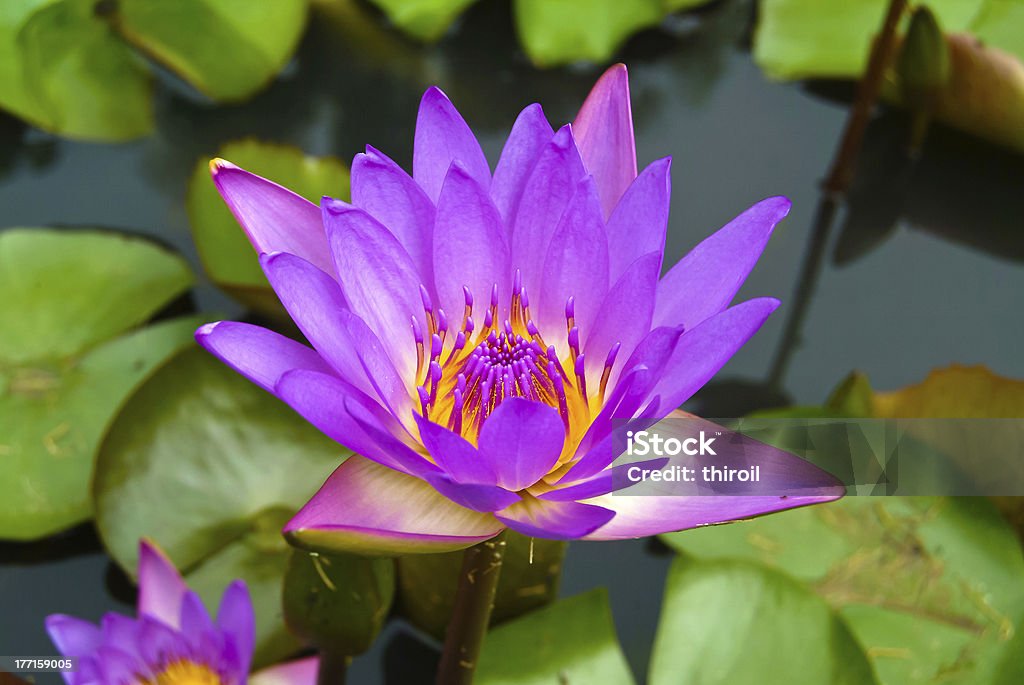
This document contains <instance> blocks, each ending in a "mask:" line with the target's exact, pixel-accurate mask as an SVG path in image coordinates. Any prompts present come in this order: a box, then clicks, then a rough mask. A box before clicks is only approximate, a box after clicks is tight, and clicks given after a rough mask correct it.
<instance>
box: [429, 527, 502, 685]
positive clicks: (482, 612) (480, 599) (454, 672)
mask: <svg viewBox="0 0 1024 685" xmlns="http://www.w3.org/2000/svg"><path fill="white" fill-rule="evenodd" d="M504 557H505V534H504V533H499V534H498V535H497V536H496V537H493V538H491V539H490V540H486V541H484V542H481V543H479V544H477V545H474V546H473V547H470V548H469V549H467V550H466V552H465V554H464V555H463V557H462V570H461V571H459V587H458V590H457V591H456V594H455V607H454V608H453V610H452V619H451V623H449V624H448V631H447V632H446V633H445V639H444V651H443V652H442V653H441V664H440V666H439V667H438V669H437V685H469V684H470V683H472V682H473V674H474V673H475V672H476V665H477V660H478V658H479V656H480V647H481V646H482V645H483V642H484V635H486V634H487V625H488V624H489V623H490V620H491V610H492V609H493V608H494V594H495V591H496V590H497V589H498V578H499V577H500V576H501V564H502V562H503V561H504Z"/></svg>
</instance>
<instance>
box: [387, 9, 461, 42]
mask: <svg viewBox="0 0 1024 685" xmlns="http://www.w3.org/2000/svg"><path fill="white" fill-rule="evenodd" d="M370 2H372V3H373V4H374V5H376V6H377V7H379V8H380V9H381V10H383V11H384V12H385V13H386V14H387V15H388V18H389V19H390V20H391V21H393V22H394V23H395V25H396V26H398V28H400V29H402V30H403V31H405V32H406V33H408V34H409V35H410V36H413V37H414V38H417V39H419V40H422V41H425V42H433V41H435V40H437V39H438V38H440V37H441V36H442V35H444V32H445V31H446V30H447V29H448V27H449V26H451V24H452V22H453V21H455V19H456V17H458V16H459V15H460V14H462V12H463V11H464V10H465V9H466V8H467V7H469V6H470V5H472V4H473V3H474V2H476V0H370Z"/></svg>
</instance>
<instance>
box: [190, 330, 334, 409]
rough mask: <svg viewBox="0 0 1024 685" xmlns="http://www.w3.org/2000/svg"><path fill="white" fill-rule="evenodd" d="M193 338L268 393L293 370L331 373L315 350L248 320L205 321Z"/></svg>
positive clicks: (328, 366)
mask: <svg viewBox="0 0 1024 685" xmlns="http://www.w3.org/2000/svg"><path fill="white" fill-rule="evenodd" d="M196 341H197V342H198V343H199V344H200V345H202V346H203V347H204V348H206V350H207V351H208V352H210V353H211V354H213V356H215V357H217V358H218V359H220V360H221V361H222V362H224V363H225V364H227V365H228V366H230V367H231V368H232V369H234V370H235V371H237V372H238V373H240V374H242V375H243V376H245V377H246V378H248V379H249V380H251V381H252V382H253V383H255V384H256V385H258V386H260V387H261V388H263V389H264V390H269V391H271V392H273V390H274V384H275V383H277V381H278V379H280V378H281V376H282V375H284V374H285V372H287V371H291V370H292V369H309V370H311V371H319V372H320V373H334V372H333V370H332V369H331V367H330V365H328V364H327V362H325V361H324V360H323V358H322V357H321V356H320V355H319V354H317V352H316V350H313V349H310V348H309V347H306V346H305V345H303V344H301V343H297V342H295V341H294V340H292V339H291V338H286V337H284V336H283V335H279V334H277V333H274V332H273V331H268V330H267V329H266V328H260V327H259V326H253V325H252V324H248V323H239V322H236V321H217V322H216V323H208V324H206V325H204V326H202V327H201V328H200V329H199V330H197V331H196Z"/></svg>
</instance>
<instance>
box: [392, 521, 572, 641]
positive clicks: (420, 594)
mask: <svg viewBox="0 0 1024 685" xmlns="http://www.w3.org/2000/svg"><path fill="white" fill-rule="evenodd" d="M505 540H506V542H507V545H506V551H505V561H504V563H503V564H502V568H501V576H500V578H499V580H498V591H497V595H496V597H495V600H494V613H493V614H492V616H491V620H492V622H494V623H499V622H501V621H505V620H508V619H511V618H515V617H516V616H519V615H520V614H524V613H526V612H528V611H532V610H534V609H537V608H539V607H542V606H544V605H545V604H549V603H550V602H552V601H554V599H555V597H556V596H557V595H558V581H559V578H560V577H561V573H562V558H563V557H564V556H565V543H564V542H559V541H557V540H541V539H537V538H527V537H525V536H523V535H520V534H518V533H515V532H513V531H508V532H507V533H506V534H505ZM462 556H463V552H461V551H458V552H447V553H444V554H413V555H409V556H405V557H401V558H399V559H398V586H399V595H400V600H401V607H402V610H403V612H404V613H405V615H406V616H408V618H409V619H410V620H411V621H412V622H413V623H414V624H416V626H418V627H419V628H421V629H423V630H425V631H427V632H428V633H430V634H431V635H433V636H434V637H437V638H438V639H440V638H443V637H444V632H445V628H446V627H447V626H448V622H449V621H450V620H451V614H452V606H453V605H454V602H455V590H456V588H457V586H458V581H459V570H460V568H461V567H462Z"/></svg>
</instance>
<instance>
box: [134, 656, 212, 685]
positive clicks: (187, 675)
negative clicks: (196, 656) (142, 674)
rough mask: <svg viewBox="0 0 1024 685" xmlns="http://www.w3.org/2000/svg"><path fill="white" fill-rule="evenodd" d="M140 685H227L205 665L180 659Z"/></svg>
mask: <svg viewBox="0 0 1024 685" xmlns="http://www.w3.org/2000/svg"><path fill="white" fill-rule="evenodd" d="M139 685H226V684H225V683H224V681H223V680H221V678H220V676H219V675H217V673H216V672H214V671H213V670H211V669H210V667H209V666H206V665H204V664H197V663H196V662H194V661H191V660H189V659H179V660H177V661H172V662H170V663H169V664H167V665H166V666H165V667H164V668H163V670H162V671H160V672H159V673H157V674H156V675H155V676H153V677H152V678H145V679H142V680H140V681H139Z"/></svg>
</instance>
